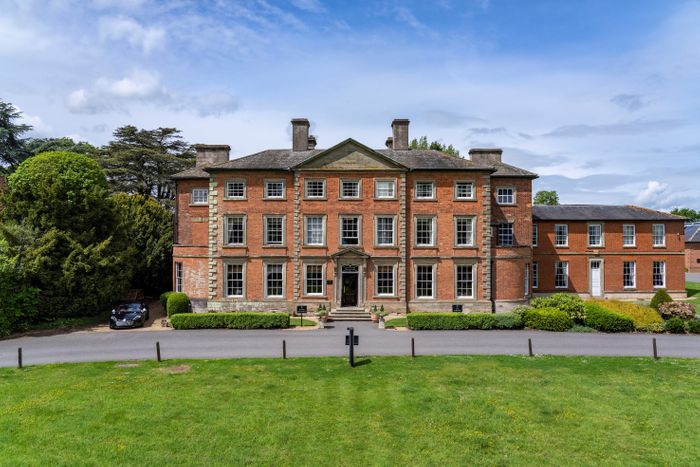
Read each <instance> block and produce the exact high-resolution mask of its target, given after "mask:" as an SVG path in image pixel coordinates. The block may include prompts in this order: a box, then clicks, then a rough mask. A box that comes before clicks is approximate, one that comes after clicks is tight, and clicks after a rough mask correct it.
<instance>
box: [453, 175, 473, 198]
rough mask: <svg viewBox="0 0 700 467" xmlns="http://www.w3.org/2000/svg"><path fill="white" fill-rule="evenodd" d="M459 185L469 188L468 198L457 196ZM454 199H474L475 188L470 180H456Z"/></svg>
mask: <svg viewBox="0 0 700 467" xmlns="http://www.w3.org/2000/svg"><path fill="white" fill-rule="evenodd" d="M459 185H469V186H470V187H471V189H470V192H469V195H468V196H459V188H458V186H459ZM454 191H455V192H454V199H455V200H456V201H474V200H475V199H476V188H475V185H474V182H473V181H471V180H457V181H455V184H454Z"/></svg>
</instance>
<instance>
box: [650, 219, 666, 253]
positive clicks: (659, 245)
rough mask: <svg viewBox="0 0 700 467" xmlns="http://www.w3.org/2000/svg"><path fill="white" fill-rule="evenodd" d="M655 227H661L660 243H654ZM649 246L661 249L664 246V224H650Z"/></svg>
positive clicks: (655, 237) (655, 236)
mask: <svg viewBox="0 0 700 467" xmlns="http://www.w3.org/2000/svg"><path fill="white" fill-rule="evenodd" d="M657 227H661V243H656V239H657V235H656V232H655V231H656V228H657ZM651 246H652V247H655V248H663V247H665V246H666V224H652V226H651Z"/></svg>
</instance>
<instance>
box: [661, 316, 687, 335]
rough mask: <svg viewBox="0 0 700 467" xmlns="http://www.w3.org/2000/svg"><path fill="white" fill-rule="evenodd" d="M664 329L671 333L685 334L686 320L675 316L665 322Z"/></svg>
mask: <svg viewBox="0 0 700 467" xmlns="http://www.w3.org/2000/svg"><path fill="white" fill-rule="evenodd" d="M664 329H665V330H666V331H668V332H670V333H671V334H685V321H683V319H682V318H679V317H678V316H675V317H673V318H671V319H669V320H668V321H666V323H664Z"/></svg>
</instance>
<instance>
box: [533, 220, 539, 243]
mask: <svg viewBox="0 0 700 467" xmlns="http://www.w3.org/2000/svg"><path fill="white" fill-rule="evenodd" d="M539 242H540V228H539V227H538V226H537V224H532V246H537V244H538V243H539Z"/></svg>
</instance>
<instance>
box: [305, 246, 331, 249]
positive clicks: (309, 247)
mask: <svg viewBox="0 0 700 467" xmlns="http://www.w3.org/2000/svg"><path fill="white" fill-rule="evenodd" d="M302 248H317V249H318V248H328V247H327V246H326V245H302Z"/></svg>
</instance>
